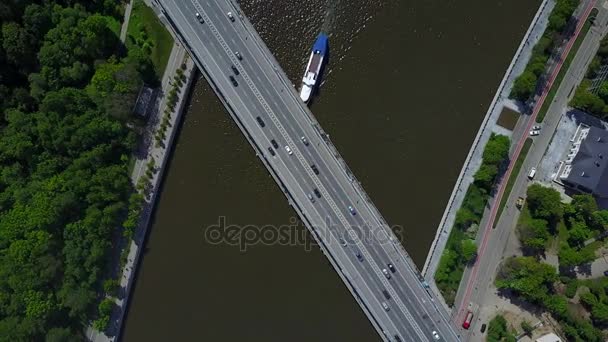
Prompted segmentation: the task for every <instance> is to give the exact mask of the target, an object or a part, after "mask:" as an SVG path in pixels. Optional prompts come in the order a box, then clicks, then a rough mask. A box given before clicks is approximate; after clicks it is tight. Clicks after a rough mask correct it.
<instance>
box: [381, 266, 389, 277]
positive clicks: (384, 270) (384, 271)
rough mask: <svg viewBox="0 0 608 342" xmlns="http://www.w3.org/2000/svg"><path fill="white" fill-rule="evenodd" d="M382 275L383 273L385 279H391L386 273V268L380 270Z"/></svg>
mask: <svg viewBox="0 0 608 342" xmlns="http://www.w3.org/2000/svg"><path fill="white" fill-rule="evenodd" d="M382 273H384V276H385V277H386V279H391V274H390V273H388V271H387V270H386V268H383V269H382Z"/></svg>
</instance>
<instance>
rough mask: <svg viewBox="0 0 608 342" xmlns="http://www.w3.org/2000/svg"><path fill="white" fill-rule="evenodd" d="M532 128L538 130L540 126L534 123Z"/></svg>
mask: <svg viewBox="0 0 608 342" xmlns="http://www.w3.org/2000/svg"><path fill="white" fill-rule="evenodd" d="M532 130H533V131H540V126H539V125H534V126H532Z"/></svg>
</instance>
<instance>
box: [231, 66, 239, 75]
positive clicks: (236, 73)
mask: <svg viewBox="0 0 608 342" xmlns="http://www.w3.org/2000/svg"><path fill="white" fill-rule="evenodd" d="M231 68H232V72H234V74H235V75H239V74H240V72H239V69H237V68H236V67H235V66H234V65H233V66H231Z"/></svg>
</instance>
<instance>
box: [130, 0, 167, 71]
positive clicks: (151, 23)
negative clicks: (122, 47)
mask: <svg viewBox="0 0 608 342" xmlns="http://www.w3.org/2000/svg"><path fill="white" fill-rule="evenodd" d="M145 36H147V39H145V38H146V37H145ZM142 40H143V41H146V40H147V41H148V42H149V43H150V45H151V53H150V59H151V60H152V63H153V64H154V70H155V71H156V75H157V76H158V78H159V79H161V78H162V77H163V73H164V72H165V68H166V67H167V61H168V60H169V55H170V54H171V49H172V48H173V37H172V36H171V34H170V33H169V31H167V30H166V29H165V26H164V25H163V24H162V23H161V22H160V20H159V19H158V17H157V16H156V13H154V11H153V10H152V9H151V8H150V7H148V6H146V5H145V4H144V2H143V0H134V1H133V9H132V11H131V18H130V19H129V28H128V29H127V41H126V44H127V48H129V47H130V46H132V45H133V44H137V42H138V41H142Z"/></svg>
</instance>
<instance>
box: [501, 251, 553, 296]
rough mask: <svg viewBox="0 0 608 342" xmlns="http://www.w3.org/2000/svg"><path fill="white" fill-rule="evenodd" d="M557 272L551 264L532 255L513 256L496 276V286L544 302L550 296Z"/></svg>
mask: <svg viewBox="0 0 608 342" xmlns="http://www.w3.org/2000/svg"><path fill="white" fill-rule="evenodd" d="M556 279H557V273H556V271H555V269H554V268H553V267H552V266H551V265H547V264H544V263H541V262H538V261H537V260H536V259H534V258H532V257H512V258H509V259H507V260H505V262H504V263H503V265H502V266H501V268H500V270H499V271H498V274H497V276H496V286H497V287H498V288H501V289H510V290H513V291H514V292H516V293H518V294H520V295H521V296H522V297H523V298H524V299H526V300H528V301H530V302H533V303H542V302H543V301H544V299H545V298H546V297H547V296H548V294H549V292H550V288H551V285H552V283H553V282H554V281H555V280H556Z"/></svg>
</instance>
